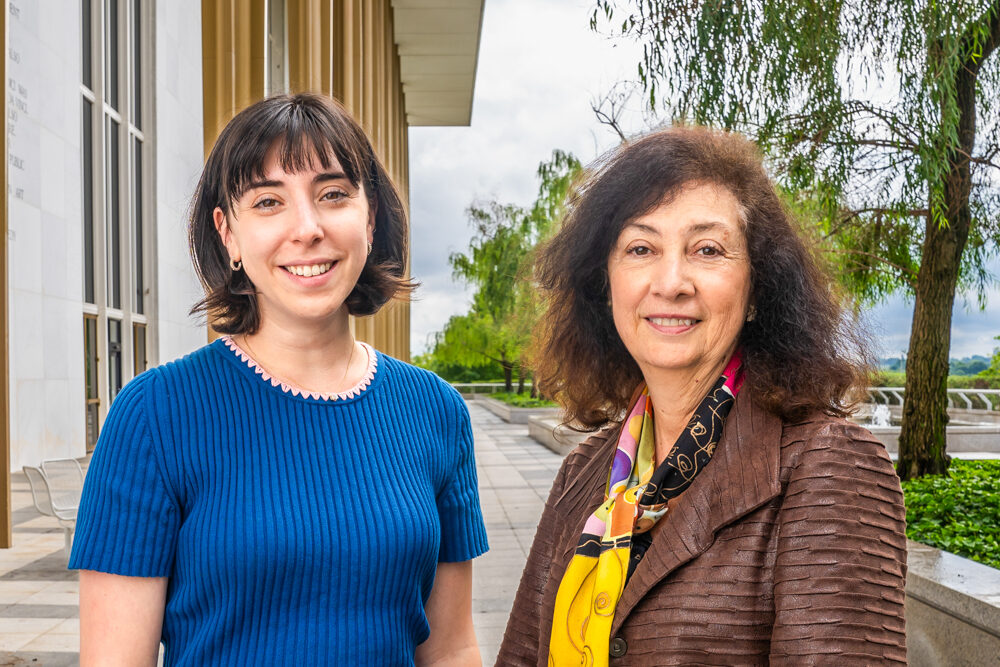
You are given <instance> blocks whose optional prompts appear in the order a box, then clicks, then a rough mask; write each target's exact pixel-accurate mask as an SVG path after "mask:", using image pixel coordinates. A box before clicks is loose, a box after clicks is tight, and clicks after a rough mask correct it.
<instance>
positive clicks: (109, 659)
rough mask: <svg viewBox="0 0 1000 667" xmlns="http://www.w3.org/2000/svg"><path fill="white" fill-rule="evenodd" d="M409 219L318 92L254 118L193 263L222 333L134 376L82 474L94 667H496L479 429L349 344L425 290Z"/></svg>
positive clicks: (417, 382) (80, 540)
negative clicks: (481, 567)
mask: <svg viewBox="0 0 1000 667" xmlns="http://www.w3.org/2000/svg"><path fill="white" fill-rule="evenodd" d="M407 236H408V234H407V226H406V217H405V213H404V210H403V206H402V204H401V202H400V199H399V195H398V194H397V192H396V189H395V187H393V184H392V181H391V180H390V178H389V175H388V174H387V173H386V171H385V169H384V168H383V167H382V165H381V163H380V162H379V160H378V158H377V157H376V155H375V153H374V151H373V150H372V146H371V143H370V142H369V141H368V138H367V137H366V136H365V134H364V132H363V131H362V129H361V128H360V126H358V124H357V123H356V122H355V121H354V120H353V119H352V118H351V117H350V115H349V114H348V113H347V112H346V111H345V110H344V109H343V108H342V107H340V106H339V105H337V104H335V103H334V102H333V101H332V100H330V99H326V98H323V97H319V96H316V95H309V94H301V95H294V96H278V97H272V98H270V99H267V100H264V101H261V102H258V103H257V104H254V105H253V106H251V107H249V108H247V109H245V110H243V111H241V112H240V113H239V114H238V115H237V116H236V117H235V118H234V119H233V120H232V121H231V122H230V123H229V124H228V125H227V126H226V128H225V129H224V130H223V131H222V133H221V134H220V135H219V139H218V141H217V142H216V144H215V147H214V148H213V149H212V152H211V154H210V155H209V157H208V161H207V163H206V165H205V169H204V171H203V173H202V177H201V181H200V182H199V184H198V190H197V192H196V194H195V200H194V205H193V206H192V217H191V221H190V238H191V252H192V255H193V259H194V264H195V268H196V269H197V271H198V273H199V275H200V276H201V278H202V282H203V283H204V286H205V289H206V298H205V299H204V301H202V302H201V303H200V304H199V305H198V306H197V307H196V309H201V310H207V311H209V312H210V313H211V314H212V315H213V316H214V318H213V326H214V327H215V329H216V330H217V331H219V332H221V333H224V334H226V335H225V336H223V337H222V338H220V339H219V340H217V341H215V342H213V343H211V344H210V345H207V346H205V347H203V348H201V349H199V350H196V351H195V352H193V353H192V354H190V355H188V356H186V357H184V358H183V359H180V360H177V361H175V362H171V363H169V364H166V365H164V366H161V367H159V368H154V369H151V370H150V371H148V372H146V373H143V374H142V375H140V376H138V377H136V378H135V379H134V380H133V381H132V382H130V383H129V384H128V386H127V387H125V388H124V389H123V390H122V392H121V393H120V394H119V395H118V397H117V398H116V399H115V402H114V404H113V405H112V406H111V410H110V412H109V414H108V418H107V421H106V423H105V425H104V428H103V430H102V432H101V438H100V441H99V442H98V445H97V450H96V451H95V453H94V458H93V461H92V463H91V466H90V470H89V472H88V474H87V481H86V486H85V488H84V494H83V501H82V503H81V506H80V518H79V523H78V528H77V534H76V541H75V544H74V545H73V553H72V557H71V559H70V567H74V568H79V569H80V570H81V572H80V640H81V642H80V648H81V651H80V658H81V664H83V665H84V666H86V665H155V664H156V659H157V648H158V646H159V644H160V642H161V640H162V642H163V644H164V646H165V662H166V664H167V665H168V666H169V665H198V666H199V667H200V666H202V665H412V664H414V663H417V664H447V665H478V664H480V659H479V650H478V648H477V644H476V638H475V633H474V631H473V626H472V610H471V596H472V565H471V559H472V558H474V557H475V556H478V555H479V554H481V553H482V552H483V551H485V550H486V534H485V529H484V526H483V520H482V515H481V513H480V509H479V500H478V493H477V489H476V472H475V462H474V460H473V452H472V431H471V427H470V423H469V417H468V413H467V411H466V409H465V404H464V403H463V402H462V400H461V397H460V396H459V395H458V393H457V392H455V391H454V390H453V389H452V388H451V387H449V386H448V385H447V384H446V383H444V382H443V381H442V380H440V379H439V378H437V377H435V376H433V375H432V374H430V373H428V372H426V371H422V370H420V369H417V368H414V367H413V366H410V365H408V364H405V363H403V362H401V361H397V360H395V359H392V358H391V357H388V356H386V355H384V354H382V353H381V352H378V351H376V350H375V349H373V348H371V347H370V346H368V345H366V344H363V343H361V342H359V341H357V340H355V339H354V335H353V332H352V327H351V324H350V316H351V315H370V314H372V313H374V312H376V311H377V310H378V309H379V308H380V307H381V306H382V305H383V304H385V303H386V302H387V301H389V299H391V298H392V297H393V296H394V295H396V294H398V293H405V292H406V291H408V289H409V288H410V287H411V285H410V283H409V280H408V279H407V278H406V277H405V275H404V267H405V265H406V256H407Z"/></svg>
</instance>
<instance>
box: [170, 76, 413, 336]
mask: <svg viewBox="0 0 1000 667" xmlns="http://www.w3.org/2000/svg"><path fill="white" fill-rule="evenodd" d="M272 149H274V150H276V151H277V152H276V155H277V159H278V162H279V163H280V165H281V168H282V169H284V170H285V171H286V172H289V173H294V172H297V171H301V170H303V169H309V168H318V167H322V168H323V169H329V168H330V166H331V165H332V164H333V162H334V161H337V162H339V163H340V166H341V167H342V168H343V170H344V174H345V175H346V176H347V178H348V179H349V180H350V181H351V183H352V184H353V185H354V186H355V187H359V186H363V188H364V191H365V194H366V195H367V197H368V205H369V207H370V208H371V209H372V210H374V211H375V232H374V238H373V241H372V251H371V254H369V255H368V261H367V262H366V263H365V266H364V268H363V269H362V271H361V276H360V277H359V278H358V282H357V284H356V285H355V286H354V289H353V290H352V291H351V293H350V294H349V295H348V297H347V300H346V303H347V309H348V312H350V314H351V315H372V314H373V313H375V312H377V311H378V309H379V308H381V307H382V306H383V305H384V304H385V303H386V302H387V301H389V299H391V298H393V297H394V296H396V295H397V294H400V293H404V294H405V293H409V291H411V290H412V289H413V283H412V282H411V281H410V280H409V279H408V278H406V276H405V267H406V254H407V235H408V231H407V223H406V212H405V210H404V208H403V203H402V201H401V200H400V198H399V193H398V192H397V191H396V188H395V186H393V184H392V180H391V179H390V178H389V174H388V173H387V172H386V170H385V168H384V167H383V166H382V164H381V162H379V159H378V157H376V155H375V151H374V149H373V148H372V145H371V142H370V141H369V140H368V137H367V136H366V135H365V133H364V130H362V129H361V126H359V125H358V124H357V122H355V120H354V119H353V118H351V115H350V114H349V113H348V112H347V110H346V109H344V108H343V107H342V106H340V105H339V104H338V103H336V102H334V101H333V100H331V99H330V98H327V97H322V96H320V95H314V94H311V93H301V94H298V95H278V96H275V97H269V98H267V99H265V100H262V101H260V102H257V103H256V104H253V105H251V106H249V107H247V108H246V109H244V110H243V111H241V112H240V113H238V114H237V115H236V117H235V118H233V119H232V120H231V121H230V122H229V124H228V125H226V127H225V129H223V130H222V133H221V134H220V135H219V138H218V140H216V142H215V146H214V147H213V148H212V152H211V154H210V155H209V156H208V160H207V161H206V163H205V169H204V171H202V174H201V180H200V181H199V182H198V188H197V190H196V191H195V195H194V201H193V203H192V207H191V220H190V224H189V226H188V241H189V244H190V246H191V259H192V261H193V262H194V267H195V270H196V271H197V272H198V277H199V278H201V282H202V285H203V286H204V288H205V298H204V299H202V300H201V301H199V302H198V303H197V304H195V306H194V308H192V309H191V312H192V314H194V313H198V312H205V313H208V315H209V316H210V317H211V319H212V327H213V328H214V329H215V330H216V331H219V332H220V333H225V334H252V333H254V332H255V331H257V328H258V327H259V326H260V308H259V307H258V304H257V295H256V288H255V287H254V285H253V283H252V282H251V281H250V279H249V278H248V277H247V275H246V272H244V271H233V270H231V269H230V268H229V253H228V252H227V251H226V247H225V246H224V245H223V244H222V240H221V239H220V238H219V234H218V232H217V231H216V229H215V223H214V220H213V212H214V211H215V208H216V207H219V208H221V209H222V210H223V211H224V212H225V213H226V215H227V216H230V215H232V213H233V204H234V203H235V202H236V201H237V200H238V199H239V198H240V197H241V196H242V195H243V194H244V193H245V192H246V190H247V188H248V187H249V186H250V184H251V183H253V182H255V181H259V180H262V179H263V178H264V168H265V161H266V159H267V156H268V154H269V152H270V151H271V150H272ZM314 161H316V162H318V163H319V165H318V166H317V167H313V163H314Z"/></svg>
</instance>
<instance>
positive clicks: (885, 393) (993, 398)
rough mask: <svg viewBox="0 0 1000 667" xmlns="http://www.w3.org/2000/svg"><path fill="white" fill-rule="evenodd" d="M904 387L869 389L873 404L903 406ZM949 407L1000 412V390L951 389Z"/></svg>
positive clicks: (949, 391)
mask: <svg viewBox="0 0 1000 667" xmlns="http://www.w3.org/2000/svg"><path fill="white" fill-rule="evenodd" d="M904 393H905V389H904V388H903V387H869V388H868V395H869V396H870V397H871V399H872V401H871V402H872V403H877V404H882V405H888V406H890V407H892V406H897V407H898V406H902V405H903V394H904ZM948 407H949V408H956V409H959V410H978V411H981V412H996V411H998V410H1000V389H949V390H948Z"/></svg>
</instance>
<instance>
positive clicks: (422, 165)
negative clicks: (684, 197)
mask: <svg viewBox="0 0 1000 667" xmlns="http://www.w3.org/2000/svg"><path fill="white" fill-rule="evenodd" d="M592 6H593V5H592V3H590V2H577V1H572V2H571V1H567V0H490V2H487V3H486V9H485V16H484V20H483V34H482V41H481V43H480V52H479V70H478V73H477V78H476V96H475V102H474V107H473V114H472V125H471V127H457V128H420V127H415V128H411V129H410V205H411V214H412V226H413V248H412V253H413V261H412V268H413V274H414V276H415V277H416V278H417V279H418V280H420V281H421V282H423V286H422V287H421V288H420V289H419V290H418V292H417V294H418V296H419V297H420V301H417V302H415V303H414V304H413V306H412V309H411V322H412V323H411V340H412V344H411V348H412V350H413V352H414V353H419V352H422V351H424V349H425V342H426V340H427V337H428V335H430V334H432V333H433V332H434V331H437V330H439V329H440V328H441V327H442V326H443V325H444V323H445V322H447V320H448V318H449V317H450V316H451V315H455V314H458V313H462V312H464V311H465V310H466V309H467V308H468V295H467V293H466V290H465V289H464V288H463V286H462V285H456V284H454V283H453V282H452V280H451V277H450V276H451V268H450V266H449V265H448V255H449V254H450V253H452V252H455V251H461V250H464V249H465V248H466V247H468V242H469V237H470V229H469V227H468V224H467V222H466V219H465V214H464V211H465V209H466V207H468V206H469V204H471V203H472V202H473V201H476V200H482V199H486V198H490V197H496V198H498V199H500V200H501V201H505V202H511V203H517V204H524V205H526V204H528V203H530V202H531V201H532V200H533V199H534V195H535V191H536V188H537V182H536V180H535V170H536V169H537V167H538V164H539V163H540V162H542V161H544V160H546V159H548V158H549V157H550V156H551V154H552V151H553V150H554V149H556V148H560V149H563V150H568V151H571V152H573V153H574V154H575V155H576V156H577V157H579V158H580V159H581V160H583V161H584V162H587V161H590V160H592V159H594V158H595V157H597V155H598V154H599V153H600V152H603V151H605V150H607V149H609V148H611V147H612V146H613V145H614V144H615V143H616V139H615V136H614V135H613V134H612V133H611V132H610V131H609V130H608V129H607V128H605V127H603V126H600V125H599V124H598V123H597V121H596V119H595V118H594V115H593V113H592V111H591V109H590V101H591V99H592V98H594V97H596V96H600V95H602V94H604V93H605V92H606V91H607V90H608V89H609V88H610V87H611V86H612V85H613V84H614V83H615V82H616V81H619V80H622V79H629V78H634V73H635V67H636V63H637V62H638V58H639V54H640V50H639V49H638V48H637V47H636V46H634V45H632V44H621V45H618V46H615V44H613V43H612V42H611V41H609V40H608V39H606V38H604V37H602V36H600V35H596V34H594V33H592V32H591V31H590V28H589V25H588V22H589V16H590V15H589V10H590V8H591V7H592ZM633 129H640V128H639V126H638V125H636V126H635V127H634V128H633Z"/></svg>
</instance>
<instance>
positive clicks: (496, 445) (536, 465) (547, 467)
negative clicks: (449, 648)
mask: <svg viewBox="0 0 1000 667" xmlns="http://www.w3.org/2000/svg"><path fill="white" fill-rule="evenodd" d="M469 414H470V415H471V416H472V429H473V434H474V436H475V440H476V468H477V470H478V473H479V499H480V502H481V503H482V506H483V516H484V517H485V519H486V532H487V533H488V535H489V540H490V550H489V552H488V553H486V554H485V555H484V556H481V557H480V558H477V559H476V561H475V563H474V565H473V575H472V576H473V582H472V618H473V622H474V623H475V624H476V637H477V639H478V640H479V650H480V652H481V653H482V656H483V664H484V665H492V664H493V662H494V660H495V659H496V654H497V651H498V650H499V648H500V640H501V639H502V638H503V631H504V628H505V627H506V625H507V616H508V614H509V613H510V607H511V604H513V602H514V593H515V592H516V591H517V585H518V583H519V582H520V581H521V570H523V569H524V562H525V560H527V558H528V550H529V549H530V548H531V541H532V539H533V538H534V536H535V526H536V525H537V524H538V518H539V516H541V513H542V508H543V507H544V505H545V500H546V499H547V498H548V496H549V487H550V486H551V485H552V479H553V478H554V477H555V476H556V472H557V471H558V470H559V464H560V463H562V457H560V456H559V455H557V454H554V453H553V452H551V451H549V450H548V449H546V448H545V447H543V446H541V445H540V444H538V443H537V442H535V441H534V440H532V439H531V438H530V437H528V427H527V425H526V424H508V423H507V422H505V421H503V420H501V419H500V418H499V417H497V416H496V415H494V414H493V413H492V412H489V411H488V410H486V409H485V408H483V407H481V406H478V405H476V403H475V402H474V401H473V402H470V403H469Z"/></svg>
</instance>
